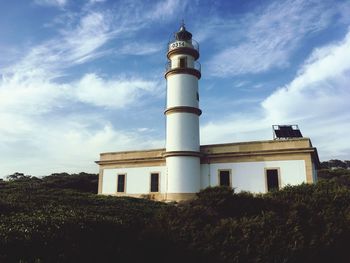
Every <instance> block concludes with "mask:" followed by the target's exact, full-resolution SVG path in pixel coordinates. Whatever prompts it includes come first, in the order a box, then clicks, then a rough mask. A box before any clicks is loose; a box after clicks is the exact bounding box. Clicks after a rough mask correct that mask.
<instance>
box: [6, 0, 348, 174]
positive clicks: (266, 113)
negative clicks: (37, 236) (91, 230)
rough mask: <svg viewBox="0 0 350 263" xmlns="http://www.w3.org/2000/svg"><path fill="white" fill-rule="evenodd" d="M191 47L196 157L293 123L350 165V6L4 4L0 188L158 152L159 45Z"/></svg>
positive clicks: (168, 1) (139, 1)
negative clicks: (179, 35)
mask: <svg viewBox="0 0 350 263" xmlns="http://www.w3.org/2000/svg"><path fill="white" fill-rule="evenodd" d="M182 19H184V21H185V25H186V28H187V30H188V31H190V32H191V33H192V34H193V38H194V39H195V40H196V41H197V42H198V43H199V50H200V58H199V62H200V63H201V65H202V78H201V79H200V81H199V89H200V108H201V109H202V111H203V114H202V115H201V117H200V136H201V144H214V143H230V142H241V141H252V140H270V139H272V138H273V133H272V127H271V126H272V125H276V124H297V125H299V128H300V130H301V132H302V134H303V135H304V137H309V138H311V141H312V144H313V146H315V147H317V149H318V153H319V157H320V159H321V161H325V160H329V159H341V160H349V159H350V138H349V137H350V136H349V133H348V131H350V107H349V101H350V1H348V0H343V1H340V0H339V1H337V0H329V1H328V0H322V1H319V0H310V1H309V0H276V1H272V0H271V1H269V0H266V1H261V0H250V1H245V0H236V1H218V0H217V1H214V0H212V1H209V0H207V1H205V0H164V1H156V0H152V1H151V0H149V1H145V0H120V1H119V0H113V1H112V0H110V1H108V0H74V1H73V0H27V1H22V0H12V1H2V4H1V9H0V54H1V55H0V177H4V176H6V175H9V174H13V173H15V172H21V173H25V174H28V175H33V176H42V175H49V174H51V173H54V172H69V173H75V172H91V173H98V165H96V164H95V163H94V161H96V160H98V159H99V154H100V153H101V152H113V151H124V150H140V149H150V148H163V147H165V116H164V114H163V112H164V109H165V106H166V105H165V97H166V80H165V79H164V72H165V64H166V62H167V58H166V52H167V44H168V41H169V40H171V39H172V36H173V34H174V32H176V31H177V30H178V29H179V26H180V24H181V20H182Z"/></svg>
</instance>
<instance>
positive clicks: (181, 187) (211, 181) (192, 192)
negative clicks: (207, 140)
mask: <svg viewBox="0 0 350 263" xmlns="http://www.w3.org/2000/svg"><path fill="white" fill-rule="evenodd" d="M166 56H167V60H168V62H167V66H166V71H165V79H166V83H167V98H166V107H165V110H164V114H165V118H166V147H165V148H161V149H145V150H131V151H117V152H106V153H101V154H100V160H99V161H97V162H96V163H98V164H99V166H100V171H99V183H98V193H99V194H103V195H115V196H129V197H137V198H149V199H152V200H159V201H183V200H190V199H192V198H195V197H196V194H197V193H198V192H199V191H200V190H201V189H205V188H207V187H213V186H225V187H232V188H234V189H235V191H237V192H240V191H249V192H252V193H266V192H269V191H273V190H276V189H280V188H282V187H284V186H286V185H297V184H301V183H314V182H316V181H317V172H316V169H317V167H318V165H319V163H320V162H319V158H318V154H317V149H316V148H314V147H313V146H312V143H311V140H310V139H309V138H303V137H300V136H302V135H301V133H300V131H299V134H297V133H296V131H295V130H293V128H292V126H288V125H277V128H276V129H275V128H274V130H275V135H276V137H278V136H279V137H281V136H282V137H283V135H284V137H288V138H284V139H283V140H277V139H276V138H275V137H274V140H263V141H251V142H228V143H219V144H210V145H200V141H199V117H200V116H201V113H202V111H201V110H200V108H199V93H198V80H199V79H200V78H201V67H200V64H199V62H198V61H197V60H198V58H199V47H198V44H197V42H196V41H195V40H193V39H192V34H191V33H190V32H188V31H187V30H186V28H185V25H184V24H182V25H181V26H180V29H179V30H178V31H177V32H176V33H175V34H174V35H173V38H172V39H171V41H170V42H169V43H168V48H167V52H166ZM159 117H160V116H159ZM282 128H283V129H282ZM233 132H234V131H233ZM293 134H294V135H296V136H294V135H293ZM291 135H293V136H291ZM290 137H293V138H290Z"/></svg>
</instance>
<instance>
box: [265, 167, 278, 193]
mask: <svg viewBox="0 0 350 263" xmlns="http://www.w3.org/2000/svg"><path fill="white" fill-rule="evenodd" d="M266 182H267V191H268V192H270V191H273V190H278V189H279V180H278V169H267V170H266Z"/></svg>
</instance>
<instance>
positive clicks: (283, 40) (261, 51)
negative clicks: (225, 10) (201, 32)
mask: <svg viewBox="0 0 350 263" xmlns="http://www.w3.org/2000/svg"><path fill="white" fill-rule="evenodd" d="M335 6H336V5H335ZM336 10H337V8H335V7H333V6H332V5H330V3H329V2H328V1H325V2H319V1H317V2H316V1H301V0H287V1H276V2H273V3H271V4H270V5H268V6H267V7H265V8H264V9H263V10H261V11H260V10H257V11H255V13H252V14H248V15H247V16H246V17H245V18H242V19H240V20H236V21H237V22H238V23H239V24H240V26H241V27H242V28H243V29H244V30H243V31H242V28H240V29H238V30H237V29H236V28H235V27H234V28H232V30H230V31H231V32H230V33H229V34H228V35H230V34H233V35H235V34H236V33H237V32H239V36H240V38H241V39H242V42H241V43H237V41H235V42H233V41H232V40H231V41H228V42H227V43H226V45H227V46H226V47H225V48H224V49H223V50H222V51H220V52H219V53H217V54H216V55H214V56H213V57H212V59H211V60H210V61H209V63H208V64H209V65H210V66H211V68H210V71H211V74H212V75H214V76H234V75H239V74H246V73H259V72H264V71H267V70H269V69H271V68H283V67H286V66H288V64H289V58H290V56H291V54H292V53H293V51H294V50H295V49H296V48H298V46H299V44H300V42H301V40H302V39H303V38H304V37H305V36H306V35H307V34H310V33H313V32H316V31H319V30H322V29H324V28H325V27H326V26H327V25H328V24H329V23H330V22H331V21H332V20H331V18H332V16H333V15H334V13H335V12H336ZM226 30H227V29H226ZM226 34H227V33H226Z"/></svg>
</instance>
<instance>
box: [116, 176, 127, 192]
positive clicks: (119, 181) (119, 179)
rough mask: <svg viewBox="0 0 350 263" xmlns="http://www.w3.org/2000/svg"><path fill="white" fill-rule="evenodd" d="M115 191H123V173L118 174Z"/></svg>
mask: <svg viewBox="0 0 350 263" xmlns="http://www.w3.org/2000/svg"><path fill="white" fill-rule="evenodd" d="M117 192H118V193H124V192H125V174H118V185H117Z"/></svg>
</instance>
